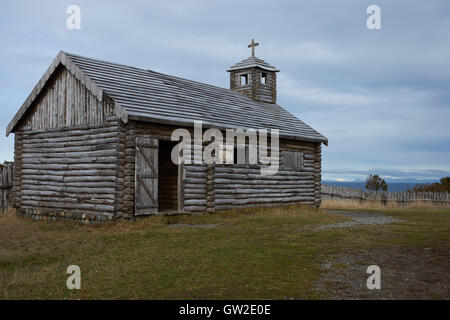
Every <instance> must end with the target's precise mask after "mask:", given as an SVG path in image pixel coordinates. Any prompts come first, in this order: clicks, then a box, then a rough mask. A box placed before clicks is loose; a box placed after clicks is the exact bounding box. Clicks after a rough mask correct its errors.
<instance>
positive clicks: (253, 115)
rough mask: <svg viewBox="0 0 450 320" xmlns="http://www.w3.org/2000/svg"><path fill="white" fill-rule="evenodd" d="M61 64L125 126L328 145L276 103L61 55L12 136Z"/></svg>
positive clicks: (22, 111) (24, 109)
mask: <svg viewBox="0 0 450 320" xmlns="http://www.w3.org/2000/svg"><path fill="white" fill-rule="evenodd" d="M261 61H262V60H261ZM61 64H62V65H64V66H65V67H66V68H67V69H68V70H69V71H71V72H72V73H73V74H74V75H75V76H76V77H77V78H78V79H79V80H80V81H81V82H82V83H83V84H84V85H85V86H86V87H87V88H88V89H89V90H91V91H92V92H93V93H94V95H95V96H97V98H98V99H99V100H102V99H103V98H104V97H105V95H106V96H108V97H109V98H111V99H112V100H113V101H114V103H115V109H116V113H117V115H119V116H120V117H121V118H122V120H123V121H124V122H127V121H128V120H140V121H150V122H158V123H167V124H174V125H180V126H192V125H193V123H194V121H202V123H203V126H204V127H217V128H221V129H225V128H242V129H248V128H254V129H264V128H265V129H279V130H280V137H284V138H290V139H295V140H305V141H315V142H323V143H325V144H327V143H328V140H327V138H326V137H324V136H323V135H321V134H320V133H318V132H317V131H315V130H314V129H312V128H311V127H309V126H308V125H306V124H305V123H304V122H302V121H301V120H299V119H297V118H296V117H295V116H293V115H292V114H290V113H289V112H287V111H286V110H285V109H283V108H282V107H280V106H279V105H277V104H271V103H264V102H258V101H254V100H252V99H250V98H248V97H247V96H245V95H243V94H241V93H239V92H236V91H233V90H229V89H225V88H220V87H217V86H213V85H209V84H204V83H200V82H196V81H192V80H187V79H182V78H178V77H174V76H169V75H165V74H162V73H158V72H154V71H151V70H146V69H140V68H135V67H130V66H126V65H121V64H116V63H111V62H105V61H101V60H97V59H92V58H86V57H82V56H79V55H75V54H71V53H66V52H62V51H61V52H60V53H59V54H58V56H57V57H56V58H55V60H54V61H53V63H52V65H51V66H50V67H49V69H48V70H47V72H46V73H45V75H44V76H43V77H42V79H41V80H40V81H39V82H38V84H37V85H36V86H35V88H34V89H33V91H32V93H31V94H30V96H29V97H28V98H27V100H26V101H25V103H24V104H23V105H22V107H21V108H20V110H19V111H18V113H17V114H16V116H15V117H14V118H13V120H12V121H11V122H10V124H9V125H8V127H7V130H6V133H7V135H9V133H10V132H14V129H15V127H16V125H17V123H18V122H19V121H20V119H21V118H22V117H23V115H24V114H25V113H26V112H27V110H28V108H29V107H30V106H31V105H32V103H33V101H34V100H35V99H36V97H37V96H38V94H39V92H40V91H41V90H42V89H43V88H44V86H45V83H46V82H47V81H48V79H49V78H50V76H51V75H52V74H53V72H54V71H55V70H56V68H57V67H58V66H59V65H61ZM269 66H270V65H269Z"/></svg>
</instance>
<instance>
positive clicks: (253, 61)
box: [227, 56, 280, 72]
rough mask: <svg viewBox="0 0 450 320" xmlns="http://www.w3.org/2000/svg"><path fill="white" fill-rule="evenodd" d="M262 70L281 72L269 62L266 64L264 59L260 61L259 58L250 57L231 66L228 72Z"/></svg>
mask: <svg viewBox="0 0 450 320" xmlns="http://www.w3.org/2000/svg"><path fill="white" fill-rule="evenodd" d="M255 67H256V68H260V69H263V70H266V71H272V72H279V71H280V70H278V69H277V68H275V67H274V66H271V65H270V64H268V63H267V62H265V61H264V60H262V59H259V58H257V57H253V56H251V57H248V58H247V59H244V60H242V61H241V62H238V63H236V64H235V65H233V66H231V67H230V68H229V69H228V70H227V71H228V72H230V71H235V70H240V69H247V68H255Z"/></svg>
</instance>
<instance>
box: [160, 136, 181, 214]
mask: <svg viewBox="0 0 450 320" xmlns="http://www.w3.org/2000/svg"><path fill="white" fill-rule="evenodd" d="M176 144H177V142H172V141H164V140H159V148H158V149H159V150H158V200H159V201H158V213H170V212H178V165H176V164H174V163H173V161H172V158H171V153H172V149H173V147H175V145H176Z"/></svg>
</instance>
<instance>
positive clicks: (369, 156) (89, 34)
mask: <svg viewBox="0 0 450 320" xmlns="http://www.w3.org/2000/svg"><path fill="white" fill-rule="evenodd" d="M71 4H75V5H78V6H79V7H80V9H81V29H80V30H69V29H67V27H66V20H67V18H68V17H69V14H67V13H66V9H67V7H68V6H69V5H71ZM372 4H375V5H378V6H379V7H380V8H381V27H382V29H381V30H369V29H368V28H367V26H366V19H367V17H368V16H369V14H367V13H366V9H367V7H368V6H369V5H372ZM251 38H255V39H256V41H258V42H259V43H260V46H258V47H257V48H256V56H258V57H259V58H261V59H264V60H266V61H267V62H269V63H271V64H272V65H274V66H276V67H278V68H279V69H280V70H281V72H280V73H279V75H278V76H279V78H278V103H279V104H280V105H282V106H283V107H285V108H286V109H287V110H288V111H290V112H291V113H293V114H294V115H296V116H297V117H298V118H300V119H301V120H303V121H304V122H306V123H307V124H309V125H310V126H312V127H313V128H314V129H316V130H317V131H319V132H321V133H322V134H324V135H325V136H326V137H327V138H328V139H329V146H328V147H324V148H323V171H324V174H323V178H324V179H344V180H353V179H361V178H364V177H365V176H366V175H367V174H368V173H372V172H374V173H380V174H381V175H382V176H384V177H385V178H391V179H397V178H398V179H399V178H401V179H410V178H417V179H425V178H440V177H442V176H444V175H450V161H449V160H450V130H449V123H450V121H449V120H450V90H449V88H450V1H448V0H442V1H434V0H433V1H423V0H421V1H411V0H409V1H396V0H389V1H381V0H372V1H365V0H354V1H343V0H340V1H335V0H330V1H318V0H315V1H274V0H272V1H264V0H258V1H245V0H240V1H233V0H227V1H213V0H208V1H193V0H189V1H170V0H165V1H131V0H129V1H99V0H96V1H17V0H15V1H8V2H6V1H2V2H1V4H0V43H1V47H0V105H1V110H2V117H1V118H0V127H1V130H2V132H3V134H2V136H1V137H0V147H1V149H0V160H12V158H13V139H14V138H13V135H11V136H10V137H8V138H6V137H5V134H4V132H5V129H6V126H7V124H8V123H9V121H10V120H11V118H12V117H13V116H14V114H15V113H16V112H17V110H18V109H19V107H20V106H21V105H22V103H23V102H24V101H25V99H26V98H27V96H28V94H29V93H30V92H31V90H32V88H33V87H34V85H35V84H36V83H37V81H38V80H39V79H40V77H41V76H42V75H43V73H44V72H45V70H46V69H47V68H48V66H49V65H50V63H51V62H52V60H53V59H54V58H55V56H56V55H57V54H58V51H59V50H64V51H68V52H73V53H76V54H80V55H85V56H89V57H93V58H99V59H103V60H107V61H112V62H118V63H123V64H127V65H132V66H136V67H143V68H148V69H151V70H155V71H159V72H163V73H167V74H171V75H176V76H180V77H183V78H187V79H192V80H197V81H201V82H206V83H209V84H213V85H217V86H221V87H228V86H229V79H228V73H227V72H226V71H225V70H226V69H227V68H228V67H230V66H231V65H233V64H234V63H236V62H238V61H240V60H242V59H244V58H246V57H248V56H249V55H250V50H249V49H248V48H247V44H248V43H249V42H250V39H251Z"/></svg>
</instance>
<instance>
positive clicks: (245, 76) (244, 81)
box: [239, 73, 248, 86]
mask: <svg viewBox="0 0 450 320" xmlns="http://www.w3.org/2000/svg"><path fill="white" fill-rule="evenodd" d="M239 81H240V84H241V86H246V85H248V74H247V73H245V74H241V75H240V77H239Z"/></svg>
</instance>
